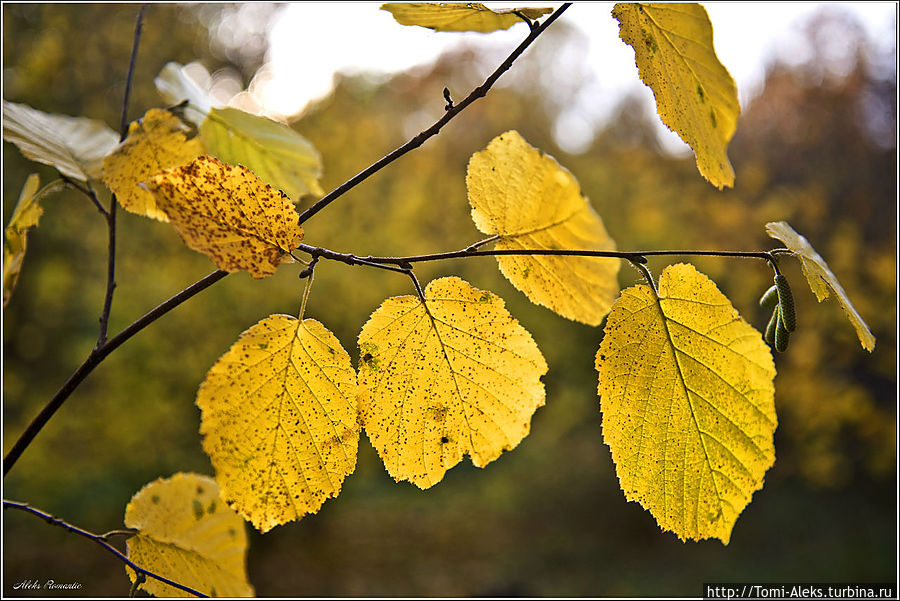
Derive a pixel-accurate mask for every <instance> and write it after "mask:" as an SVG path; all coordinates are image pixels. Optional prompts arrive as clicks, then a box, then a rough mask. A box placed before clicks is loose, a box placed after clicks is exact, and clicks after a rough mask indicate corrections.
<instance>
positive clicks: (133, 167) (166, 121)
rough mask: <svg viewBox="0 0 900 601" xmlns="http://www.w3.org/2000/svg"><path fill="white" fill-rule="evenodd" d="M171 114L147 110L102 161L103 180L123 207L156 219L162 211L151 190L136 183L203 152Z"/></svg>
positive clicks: (164, 215)
mask: <svg viewBox="0 0 900 601" xmlns="http://www.w3.org/2000/svg"><path fill="white" fill-rule="evenodd" d="M187 132H188V128H187V127H185V125H184V124H183V123H182V122H181V121H180V120H179V119H178V117H176V116H175V115H173V114H172V113H170V112H169V111H166V110H163V109H150V110H149V111H147V112H146V114H144V116H143V118H142V119H139V120H137V121H133V122H132V123H131V124H130V125H129V126H128V137H127V138H125V140H124V141H123V142H122V143H121V144H119V146H118V147H117V148H116V149H115V150H114V151H113V152H111V153H110V154H109V155H108V156H107V157H106V159H104V161H103V182H104V183H105V184H106V185H107V186H108V187H109V189H110V190H112V191H113V193H115V195H116V198H117V199H118V201H119V204H121V205H122V206H123V207H124V208H125V209H126V210H128V211H130V212H132V213H137V214H138V215H144V216H146V217H151V218H153V219H158V220H160V221H168V220H169V218H168V217H167V216H166V213H165V212H164V211H163V210H162V209H160V208H159V207H157V206H156V199H155V197H154V196H153V194H152V193H151V192H148V191H147V190H145V189H144V188H141V187H139V186H138V184H139V183H141V182H143V181H146V180H148V179H150V177H152V176H154V175H156V174H157V173H159V172H160V171H162V170H163V169H168V168H169V167H177V166H179V165H184V164H185V163H189V162H191V161H192V160H194V159H195V158H197V157H198V156H200V155H201V154H203V145H202V144H201V143H200V140H198V139H197V138H196V137H193V138H191V139H188V138H187Z"/></svg>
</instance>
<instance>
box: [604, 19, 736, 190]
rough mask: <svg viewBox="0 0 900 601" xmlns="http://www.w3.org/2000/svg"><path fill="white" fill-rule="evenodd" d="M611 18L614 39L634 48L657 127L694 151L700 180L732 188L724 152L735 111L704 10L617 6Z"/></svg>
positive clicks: (727, 76)
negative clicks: (674, 134) (616, 32)
mask: <svg viewBox="0 0 900 601" xmlns="http://www.w3.org/2000/svg"><path fill="white" fill-rule="evenodd" d="M612 14H613V17H615V18H616V19H617V20H618V21H619V36H620V37H621V38H622V40H623V41H624V42H625V43H626V44H628V45H629V46H631V47H632V48H634V57H635V62H636V63H637V67H638V72H639V73H640V76H641V80H642V81H643V82H644V83H645V84H646V85H647V86H649V87H650V89H652V90H653V94H654V95H655V96H656V110H657V112H658V113H659V116H660V118H661V119H662V121H663V123H665V124H666V125H667V126H668V127H669V129H671V130H673V131H675V132H677V133H678V135H679V136H681V139H682V140H684V141H685V142H686V143H687V144H688V145H689V146H690V147H691V148H692V149H693V150H694V154H695V155H696V157H697V169H699V170H700V173H701V175H703V177H705V178H706V179H707V180H709V182H710V183H712V184H713V185H714V186H716V187H718V188H719V189H720V190H721V189H722V188H723V187H724V186H729V187H730V186H733V185H734V169H732V167H731V162H730V161H729V160H728V155H727V148H728V142H729V141H731V137H732V135H734V130H735V128H736V127H737V119H738V115H740V112H741V107H740V103H739V102H738V97H737V88H736V87H735V85H734V80H733V79H732V78H731V75H730V74H729V73H728V70H727V69H725V67H724V66H722V63H720V62H719V58H718V57H717V56H716V51H715V49H714V48H713V30H712V24H710V22H709V17H708V16H707V14H706V10H705V9H704V8H703V7H702V6H700V5H699V4H634V3H620V4H616V6H615V8H613V12H612Z"/></svg>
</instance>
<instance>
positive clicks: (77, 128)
mask: <svg viewBox="0 0 900 601" xmlns="http://www.w3.org/2000/svg"><path fill="white" fill-rule="evenodd" d="M3 139H4V140H6V141H7V142H12V143H13V144H15V145H16V146H18V147H19V150H21V151H22V154H24V155H25V156H26V157H28V158H29V159H31V160H32V161H37V162H39V163H44V164H45V165H50V166H51V167H55V168H56V170H57V171H59V172H60V173H62V174H63V175H65V176H67V177H71V178H72V179H76V180H80V181H84V182H86V181H88V180H89V179H92V178H98V177H100V167H101V164H102V162H103V157H105V156H106V155H107V154H108V153H109V152H110V151H111V150H112V149H113V148H115V146H116V144H118V142H119V136H118V135H117V134H116V132H114V131H113V130H112V129H110V127H109V126H108V125H106V124H105V123H103V122H102V121H96V120H94V119H86V118H84V117H69V116H67V115H54V114H48V113H43V112H41V111H38V110H36V109H33V108H31V107H30V106H28V105H26V104H15V103H12V102H7V101H6V100H4V101H3Z"/></svg>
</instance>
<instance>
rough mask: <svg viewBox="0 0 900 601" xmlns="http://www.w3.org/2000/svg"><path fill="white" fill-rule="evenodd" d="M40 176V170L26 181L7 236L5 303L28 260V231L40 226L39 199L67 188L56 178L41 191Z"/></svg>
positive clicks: (4, 303)
mask: <svg viewBox="0 0 900 601" xmlns="http://www.w3.org/2000/svg"><path fill="white" fill-rule="evenodd" d="M39 185H40V178H39V177H38V174H37V173H32V174H31V175H29V176H28V179H26V180H25V185H24V186H22V192H21V193H20V194H19V201H18V202H17V203H16V208H15V209H13V214H12V217H10V219H9V223H8V224H7V226H6V231H5V232H4V239H3V306H4V307H5V306H6V303H8V302H9V299H10V297H11V296H12V292H13V289H14V288H15V287H16V282H18V280H19V273H20V272H21V271H22V262H23V261H24V260H25V251H26V250H27V248H28V230H30V229H31V228H33V227H36V226H37V224H38V222H39V221H40V219H41V215H43V214H44V209H42V208H41V205H40V204H38V200H39V199H40V198H41V197H42V196H43V195H44V194H47V193H48V192H50V191H52V190H57V189H59V188H62V187H63V185H64V184H63V182H62V180H56V181H54V182H51V183H49V184H47V185H46V186H44V187H43V188H42V189H41V190H38V186H39Z"/></svg>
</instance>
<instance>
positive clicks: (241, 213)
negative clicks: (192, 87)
mask: <svg viewBox="0 0 900 601" xmlns="http://www.w3.org/2000/svg"><path fill="white" fill-rule="evenodd" d="M141 185H142V186H143V187H144V188H145V189H147V190H149V191H151V192H152V193H153V195H154V196H155V198H156V204H157V206H159V208H161V209H162V210H163V211H165V212H166V214H167V215H168V216H169V219H170V220H171V222H172V225H173V226H175V229H176V230H178V233H179V234H181V237H182V238H183V239H184V241H185V243H186V244H187V245H188V246H190V247H191V248H193V249H194V250H197V251H200V252H202V253H204V254H206V255H207V256H209V257H210V258H211V259H212V260H213V261H214V262H215V263H216V265H217V266H218V267H219V269H222V270H224V271H230V272H231V271H247V272H249V273H250V275H252V276H253V277H254V278H263V277H266V276H268V275H271V274H273V273H274V272H275V269H277V268H278V266H279V265H280V264H281V263H283V262H285V261H289V260H291V259H290V256H289V255H288V254H287V253H289V252H290V251H292V250H294V249H295V248H297V246H298V245H299V244H300V241H301V240H302V239H303V230H302V228H301V227H300V226H299V225H298V223H297V222H298V220H299V215H298V214H297V211H296V209H294V205H293V204H292V203H291V201H290V199H289V198H288V197H287V196H285V195H284V194H283V193H282V192H280V191H278V190H274V189H272V188H270V187H269V186H267V185H266V184H265V183H263V182H262V181H261V180H260V179H259V178H258V177H256V175H254V173H253V172H252V171H250V170H249V169H247V168H246V167H242V166H240V165H238V166H237V167H231V166H229V165H226V164H224V163H222V162H220V161H218V160H216V159H214V158H212V157H208V156H202V157H198V158H197V159H195V160H194V161H193V162H191V163H189V164H187V165H183V166H181V167H174V168H172V169H167V170H166V171H163V172H162V173H158V174H157V175H155V176H154V177H152V178H150V180H149V181H147V182H144V183H143V184H141Z"/></svg>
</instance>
